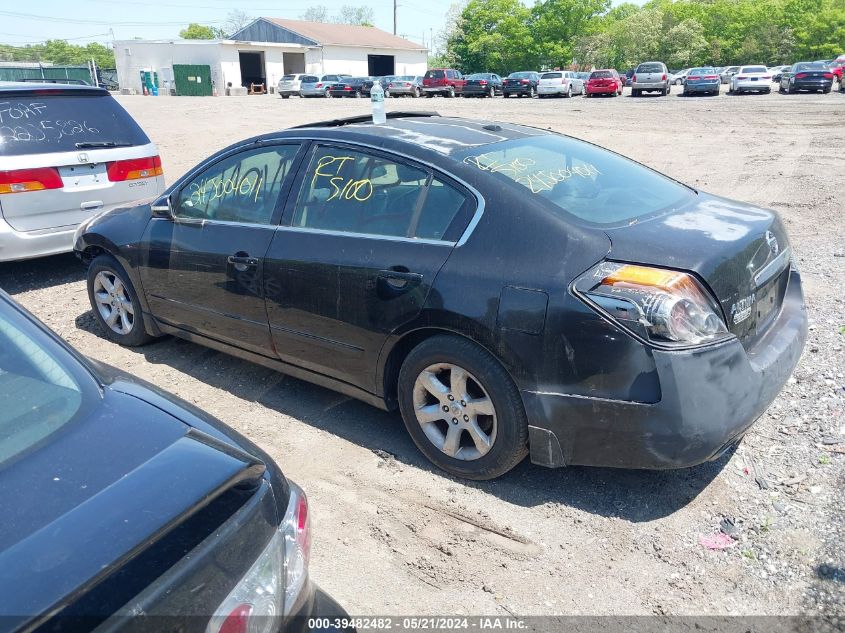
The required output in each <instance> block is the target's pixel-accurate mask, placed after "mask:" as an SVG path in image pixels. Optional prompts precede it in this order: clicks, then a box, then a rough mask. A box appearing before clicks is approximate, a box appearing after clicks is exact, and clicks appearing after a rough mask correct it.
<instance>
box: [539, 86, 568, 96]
mask: <svg viewBox="0 0 845 633" xmlns="http://www.w3.org/2000/svg"><path fill="white" fill-rule="evenodd" d="M537 94H538V95H563V94H566V86H564V85H563V84H553V85H550V86H543V85H540V86H537Z"/></svg>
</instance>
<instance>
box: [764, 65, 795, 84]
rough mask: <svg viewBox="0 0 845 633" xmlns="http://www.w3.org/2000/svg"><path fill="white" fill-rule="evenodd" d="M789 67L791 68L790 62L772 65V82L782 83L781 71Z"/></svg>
mask: <svg viewBox="0 0 845 633" xmlns="http://www.w3.org/2000/svg"><path fill="white" fill-rule="evenodd" d="M788 68H791V66H789V65H788V64H787V65H786V66H772V67H771V68H769V69H768V71H769V73H771V77H772V83H780V76H781V73H782V72H783V71H784V70H786V69H788Z"/></svg>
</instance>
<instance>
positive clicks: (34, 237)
mask: <svg viewBox="0 0 845 633" xmlns="http://www.w3.org/2000/svg"><path fill="white" fill-rule="evenodd" d="M75 230H76V227H75V226H73V227H62V228H60V229H45V230H41V231H16V230H14V229H13V228H12V227H11V226H9V225H8V224H7V223H6V222H5V221H4V220H2V219H0V262H8V261H14V260H18V259H31V258H33V257H46V256H48V255H58V254H59V253H69V252H70V251H71V250H73V233H74V231H75Z"/></svg>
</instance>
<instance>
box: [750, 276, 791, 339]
mask: <svg viewBox="0 0 845 633" xmlns="http://www.w3.org/2000/svg"><path fill="white" fill-rule="evenodd" d="M788 280H789V268H788V267H787V269H786V270H784V271H783V272H782V273H781V274H780V275H778V276H777V277H775V278H774V279H773V280H772V281H771V282H769V283H768V284H767V285H766V286H764V287H763V288H761V289H759V290H758V291H757V303H756V304H755V306H754V310H755V317H756V322H757V332H758V333H761V332H763V331H764V330H765V329H766V328H767V327H768V326H769V324H770V323H771V322H772V320H773V319H774V318H775V317H776V316H777V314H778V311H779V309H780V306H781V304H782V303H783V297H784V295H785V293H786V284H787V282H788Z"/></svg>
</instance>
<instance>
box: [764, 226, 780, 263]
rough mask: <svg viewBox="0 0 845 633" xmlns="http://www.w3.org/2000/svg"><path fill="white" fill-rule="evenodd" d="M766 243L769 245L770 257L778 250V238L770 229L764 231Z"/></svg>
mask: <svg viewBox="0 0 845 633" xmlns="http://www.w3.org/2000/svg"><path fill="white" fill-rule="evenodd" d="M766 244H768V245H769V250H770V251H772V257H774V256H775V255H777V254H778V252H780V245H778V238H776V237H775V234H774V233H772V232H771V231H766Z"/></svg>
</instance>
